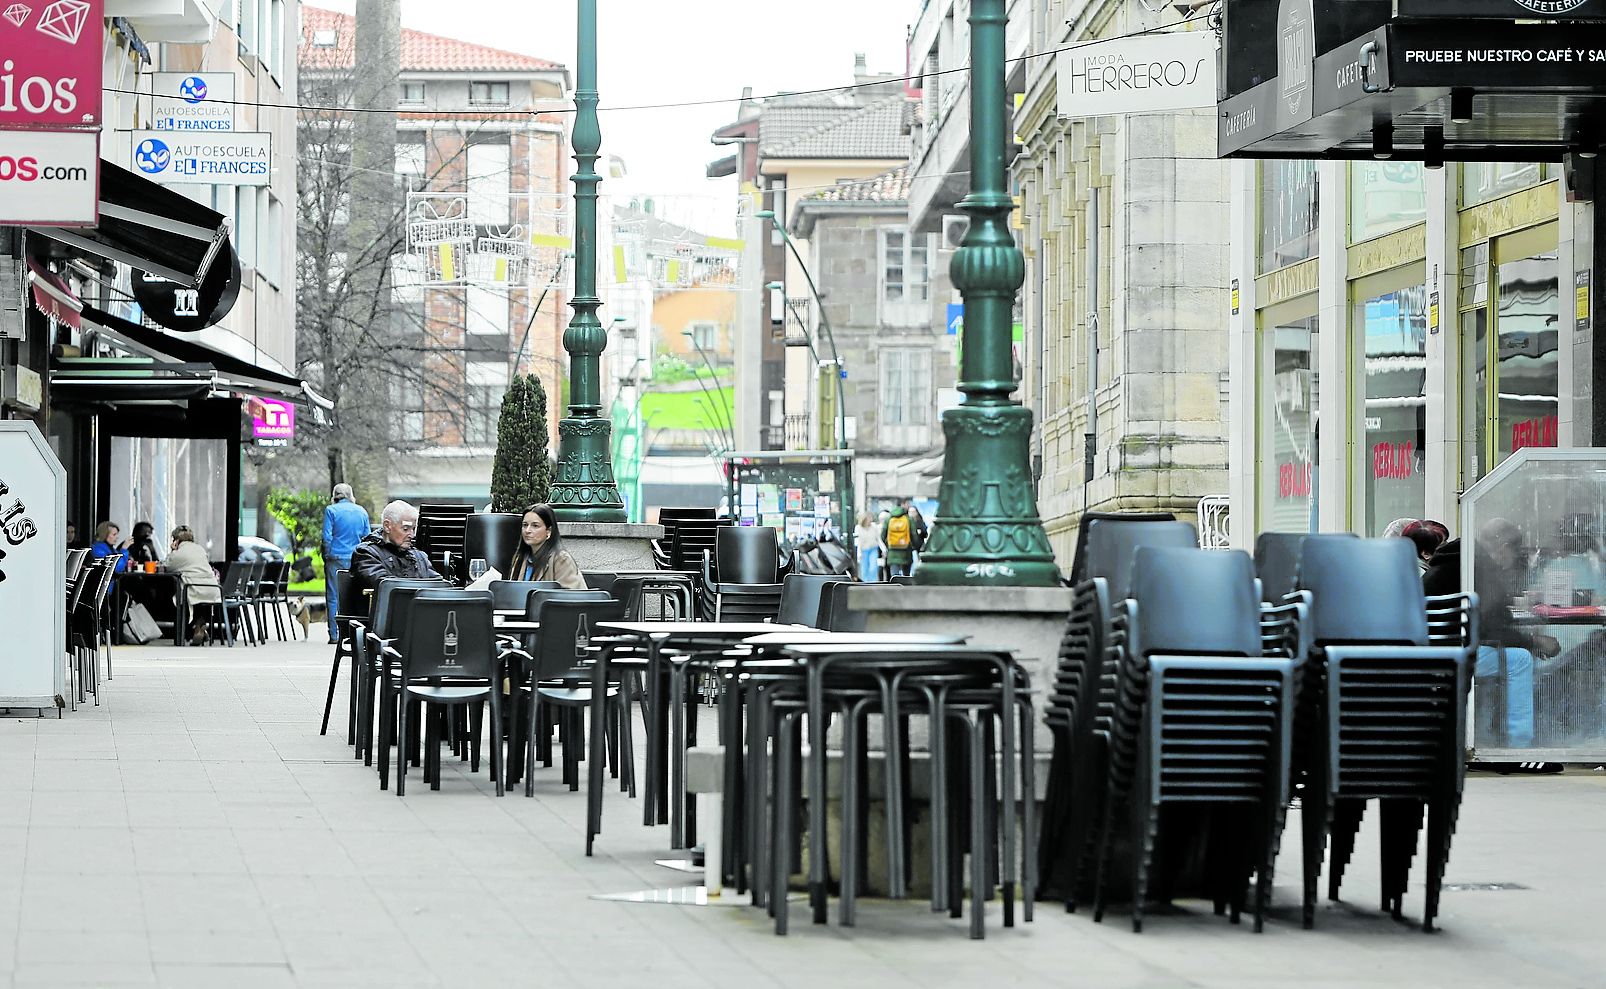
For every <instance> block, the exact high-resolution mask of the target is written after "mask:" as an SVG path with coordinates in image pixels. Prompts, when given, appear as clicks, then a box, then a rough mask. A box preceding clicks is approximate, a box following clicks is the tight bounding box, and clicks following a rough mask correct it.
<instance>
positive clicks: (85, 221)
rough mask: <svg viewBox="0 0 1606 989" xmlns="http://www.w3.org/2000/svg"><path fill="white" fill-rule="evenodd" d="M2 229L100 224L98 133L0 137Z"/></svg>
mask: <svg viewBox="0 0 1606 989" xmlns="http://www.w3.org/2000/svg"><path fill="white" fill-rule="evenodd" d="M0 133H3V134H4V139H3V140H0V226H25V225H29V224H36V225H40V226H51V227H92V226H94V225H95V224H96V223H98V222H99V221H100V133H99V132H98V131H76V130H34V131H0Z"/></svg>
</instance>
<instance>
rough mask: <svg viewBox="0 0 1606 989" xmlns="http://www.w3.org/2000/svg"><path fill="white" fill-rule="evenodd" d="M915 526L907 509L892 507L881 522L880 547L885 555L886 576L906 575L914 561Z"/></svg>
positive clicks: (900, 506)
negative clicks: (890, 512)
mask: <svg viewBox="0 0 1606 989" xmlns="http://www.w3.org/2000/svg"><path fill="white" fill-rule="evenodd" d="M914 539H915V526H914V520H912V519H911V518H909V509H907V508H905V507H904V506H902V505H899V506H898V507H896V508H894V509H893V510H892V514H890V515H888V516H887V520H886V521H885V522H883V523H881V547H882V549H883V550H885V551H886V555H887V576H888V577H889V578H890V577H906V576H908V575H909V569H910V568H911V567H912V566H914V561H915V544H914Z"/></svg>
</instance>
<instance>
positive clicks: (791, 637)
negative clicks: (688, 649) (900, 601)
mask: <svg viewBox="0 0 1606 989" xmlns="http://www.w3.org/2000/svg"><path fill="white" fill-rule="evenodd" d="M969 641H970V636H968V635H950V634H946V633H942V632H830V631H826V630H824V629H818V628H802V629H798V630H796V631H792V630H787V631H784V632H766V633H764V634H763V635H755V636H752V637H751V638H747V639H743V640H742V644H743V645H748V646H786V645H792V644H794V643H795V644H799V645H802V644H815V643H823V644H825V645H896V644H899V643H902V644H905V645H916V646H959V645H964V644H965V643H966V642H969Z"/></svg>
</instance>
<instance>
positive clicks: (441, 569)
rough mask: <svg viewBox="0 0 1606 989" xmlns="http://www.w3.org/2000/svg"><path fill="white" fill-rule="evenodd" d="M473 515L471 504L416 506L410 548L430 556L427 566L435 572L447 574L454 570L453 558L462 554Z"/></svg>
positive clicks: (457, 558)
mask: <svg viewBox="0 0 1606 989" xmlns="http://www.w3.org/2000/svg"><path fill="white" fill-rule="evenodd" d="M473 514H474V507H473V506H472V505H420V506H419V507H418V530H417V532H416V533H415V534H414V537H413V548H414V549H418V550H422V551H423V553H424V555H425V556H427V557H429V565H430V566H432V567H434V568H435V572H436V573H441V574H449V573H452V572H453V571H454V570H455V569H456V561H457V560H460V559H462V557H463V544H464V542H465V540H466V538H467V534H468V517H469V516H470V515H473Z"/></svg>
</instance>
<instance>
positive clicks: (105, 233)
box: [28, 161, 229, 288]
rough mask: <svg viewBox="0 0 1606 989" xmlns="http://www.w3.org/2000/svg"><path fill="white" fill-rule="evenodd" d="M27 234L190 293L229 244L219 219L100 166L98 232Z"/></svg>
mask: <svg viewBox="0 0 1606 989" xmlns="http://www.w3.org/2000/svg"><path fill="white" fill-rule="evenodd" d="M28 229H29V230H30V231H31V232H33V233H36V234H38V235H40V236H42V237H48V238H50V239H51V240H53V241H56V242H57V243H60V244H65V245H66V246H68V247H71V248H74V249H75V250H78V251H83V252H85V253H88V254H93V255H96V256H98V257H103V258H107V259H109V260H112V261H121V262H122V263H124V264H126V265H129V266H130V267H133V268H137V269H139V270H140V271H144V272H148V273H150V274H152V275H159V276H161V277H162V278H166V279H169V280H170V281H174V282H177V283H179V284H180V285H184V286H186V287H189V288H195V287H197V286H199V285H200V284H201V280H202V279H204V278H205V277H206V273H207V270H208V269H209V268H210V267H211V266H212V262H213V261H214V260H215V259H216V258H217V257H218V252H219V251H221V250H222V249H223V247H224V245H225V244H227V242H228V239H229V221H228V218H227V217H225V216H224V215H223V214H221V213H219V212H217V211H216V210H212V209H209V208H207V207H205V206H202V205H201V204H200V203H198V202H196V201H195V200H193V199H190V198H188V197H186V196H182V195H180V194H179V193H177V192H174V191H173V190H171V189H168V188H166V187H164V186H160V185H158V184H156V183H155V182H152V181H151V180H149V179H146V178H142V177H141V176H138V175H135V174H134V173H133V172H130V171H128V170H127V169H125V168H120V167H118V166H117V165H114V164H112V163H111V162H109V161H102V162H101V163H100V223H99V224H98V225H97V226H93V227H72V228H67V227H29V228H28Z"/></svg>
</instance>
